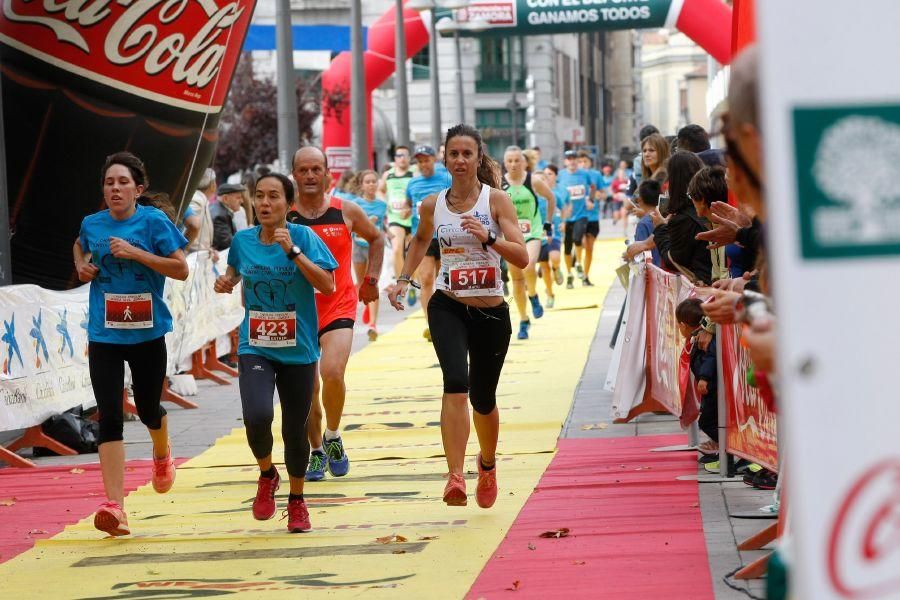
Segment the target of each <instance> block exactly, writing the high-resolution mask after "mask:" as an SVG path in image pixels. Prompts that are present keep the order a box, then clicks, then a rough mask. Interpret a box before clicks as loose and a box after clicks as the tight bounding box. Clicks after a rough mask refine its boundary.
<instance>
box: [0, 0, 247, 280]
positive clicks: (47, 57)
mask: <svg viewBox="0 0 900 600" xmlns="http://www.w3.org/2000/svg"><path fill="white" fill-rule="evenodd" d="M254 7H255V0H232V1H227V0H118V1H117V2H112V1H111V0H84V1H78V2H74V1H73V2H67V1H64V2H58V1H56V0H4V1H3V3H2V12H0V74H2V86H3V119H4V128H5V141H6V160H7V187H8V197H9V217H10V230H11V232H12V239H11V246H12V264H13V281H14V283H36V284H38V285H42V286H44V287H48V288H52V289H65V288H69V287H72V286H73V285H75V284H76V283H77V278H76V276H75V272H74V268H73V266H72V251H71V249H72V244H73V242H74V240H75V238H76V236H77V235H78V226H79V223H80V222H81V219H82V218H83V217H84V216H85V215H87V214H90V213H92V212H95V211H97V210H99V209H101V208H104V206H103V199H102V194H101V188H100V181H101V173H100V168H101V167H102V165H103V161H104V159H105V158H106V156H107V155H109V154H112V153H113V152H116V151H118V150H128V151H131V152H133V153H135V154H137V155H138V156H139V157H141V158H142V159H143V160H144V162H145V164H146V166H147V170H148V172H149V176H150V189H151V190H153V191H158V192H165V193H167V194H169V196H170V197H171V199H172V202H173V203H174V204H175V206H176V208H179V209H183V207H184V206H186V204H187V202H188V201H189V200H190V197H191V195H192V193H193V190H194V187H195V185H196V183H197V181H198V180H199V179H200V176H201V175H202V174H203V170H204V168H206V167H208V166H210V162H211V161H212V158H213V153H214V150H215V145H216V141H217V139H218V133H217V132H218V121H219V114H220V112H221V110H222V106H223V105H224V103H225V98H226V96H227V94H228V88H229V87H230V84H231V76H232V74H233V72H234V68H235V65H236V63H237V60H238V57H239V54H240V49H241V46H242V45H243V43H244V37H245V35H246V33H247V28H248V26H249V24H250V18H251V16H252V14H253V9H254Z"/></svg>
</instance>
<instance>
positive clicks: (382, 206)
mask: <svg viewBox="0 0 900 600" xmlns="http://www.w3.org/2000/svg"><path fill="white" fill-rule="evenodd" d="M351 200H352V201H353V202H354V203H356V204H358V205H359V206H360V208H362V209H363V212H364V213H366V216H367V217H369V220H370V221H372V223H374V224H375V228H376V229H377V230H378V231H384V218H385V215H387V209H388V205H387V202H385V201H384V200H379V199H378V198H376V199H375V200H372V201H371V202H370V201H369V200H366V199H365V198H360V197H359V196H354V197H353V198H351ZM353 242H354V243H355V244H356V245H357V246H359V247H361V248H368V247H369V242H367V241H366V240H364V239H362V238H361V237H359V236H357V235H356V234H354V235H353Z"/></svg>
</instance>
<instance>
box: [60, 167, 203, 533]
mask: <svg viewBox="0 0 900 600" xmlns="http://www.w3.org/2000/svg"><path fill="white" fill-rule="evenodd" d="M101 173H102V179H101V183H102V186H103V200H104V201H105V202H106V206H107V210H102V211H100V212H97V213H94V214H93V215H90V216H88V217H85V218H84V220H83V221H82V222H81V231H80V232H79V233H78V238H77V239H76V240H75V246H74V247H73V248H72V253H73V254H74V258H75V269H76V270H77V271H78V278H79V279H80V280H81V281H82V282H84V283H87V282H90V284H91V287H90V296H89V299H88V314H89V317H88V342H89V343H88V367H89V368H90V373H91V385H92V386H93V388H94V398H95V399H96V400H97V407H98V408H99V412H100V436H99V452H100V469H101V471H102V473H103V487H104V489H105V491H106V501H105V502H103V503H101V504H100V508H99V510H97V513H96V514H95V515H94V527H96V528H97V529H99V530H100V531H103V532H106V533H107V534H109V535H113V536H119V535H128V534H129V533H131V530H130V529H129V528H128V517H127V515H126V514H125V444H124V443H123V441H122V439H123V436H122V432H123V424H124V414H123V408H122V392H123V389H124V387H125V385H124V382H125V363H126V362H127V363H128V366H129V368H130V369H131V379H132V386H133V388H134V403H135V405H137V411H138V417H139V418H140V419H141V423H143V424H144V425H145V426H146V427H147V430H148V432H149V433H150V439H151V440H152V442H153V475H152V481H153V489H154V490H156V491H157V492H158V493H160V494H164V493H166V492H168V491H169V490H170V489H171V487H172V484H173V483H174V482H175V463H174V462H172V448H171V446H170V444H169V429H168V419H167V417H166V410H165V409H164V408H163V407H162V406H160V396H161V395H162V391H163V383H164V382H165V379H166V358H167V355H166V339H165V337H164V336H165V334H166V333H168V332H169V331H172V315H171V314H170V313H169V309H168V307H167V306H166V302H165V300H164V299H163V290H164V288H165V284H166V277H171V278H173V279H181V280H184V279H187V276H188V266H187V261H185V258H184V251H183V250H182V248H184V247H185V246H187V244H188V241H187V238H185V237H184V236H183V235H182V234H181V233H180V232H179V231H178V229H177V228H176V227H175V225H174V224H173V223H172V222H171V221H170V220H169V218H168V217H166V215H165V214H164V213H163V212H162V211H161V210H158V209H156V208H153V207H149V206H140V205H138V204H137V198H138V197H139V196H140V195H141V193H142V192H143V191H144V190H145V189H146V188H147V185H148V180H147V171H146V170H145V169H144V163H143V162H141V160H140V159H139V158H138V157H136V156H135V155H133V154H131V153H130V152H117V153H116V154H113V155H111V156H109V157H107V159H106V163H105V164H104V165H103V171H102V172H101Z"/></svg>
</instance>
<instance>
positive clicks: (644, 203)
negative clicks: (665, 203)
mask: <svg viewBox="0 0 900 600" xmlns="http://www.w3.org/2000/svg"><path fill="white" fill-rule="evenodd" d="M660 191H661V187H660V183H659V181H657V180H655V179H645V180H644V181H642V182H641V185H639V186H638V189H637V194H636V195H635V196H634V198H633V199H632V203H633V204H634V206H633V208H632V212H634V214H635V215H636V216H637V217H638V218H639V219H640V221H638V224H637V229H635V231H634V243H633V244H631V245H629V246H628V249H627V250H625V260H631V259H633V258H634V257H635V256H637V255H639V254H641V253H642V252H646V251H647V250H649V251H650V253H651V255H652V256H653V264H654V265H656V266H657V267H658V266H659V265H660V258H659V251H658V250H657V249H656V244H654V243H653V227H654V225H653V218H652V217H651V216H650V215H651V213H654V212H658V211H659V194H660Z"/></svg>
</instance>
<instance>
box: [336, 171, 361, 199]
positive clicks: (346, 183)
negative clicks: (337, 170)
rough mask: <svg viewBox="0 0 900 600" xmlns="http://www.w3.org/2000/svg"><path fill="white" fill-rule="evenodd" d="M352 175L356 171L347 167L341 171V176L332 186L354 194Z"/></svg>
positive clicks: (353, 175) (354, 174)
mask: <svg viewBox="0 0 900 600" xmlns="http://www.w3.org/2000/svg"><path fill="white" fill-rule="evenodd" d="M354 177H356V173H355V172H353V170H351V169H347V170H346V171H344V172H343V173H341V178H340V179H338V182H337V185H335V186H334V187H336V188H337V189H339V190H341V191H342V192H350V193H352V194H355V193H356V191H355V190H354V181H353V179H354Z"/></svg>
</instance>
